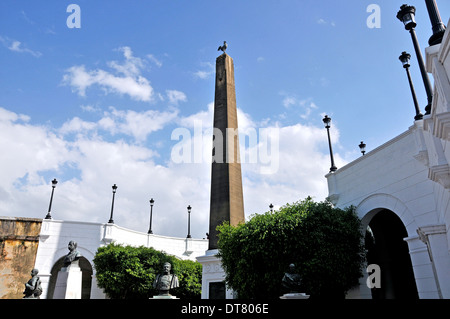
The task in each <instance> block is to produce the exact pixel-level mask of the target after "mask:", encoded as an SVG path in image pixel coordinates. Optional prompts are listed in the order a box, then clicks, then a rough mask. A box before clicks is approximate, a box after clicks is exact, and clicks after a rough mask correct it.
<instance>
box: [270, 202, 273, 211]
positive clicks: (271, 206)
mask: <svg viewBox="0 0 450 319" xmlns="http://www.w3.org/2000/svg"><path fill="white" fill-rule="evenodd" d="M269 209H270V212H271V213H273V205H272V203H271V204H270V205H269Z"/></svg>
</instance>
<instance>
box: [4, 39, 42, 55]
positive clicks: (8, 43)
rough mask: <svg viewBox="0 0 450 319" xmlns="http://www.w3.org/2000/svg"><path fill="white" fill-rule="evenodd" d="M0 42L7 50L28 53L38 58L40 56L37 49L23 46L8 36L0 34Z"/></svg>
mask: <svg viewBox="0 0 450 319" xmlns="http://www.w3.org/2000/svg"><path fill="white" fill-rule="evenodd" d="M0 42H2V43H3V45H4V46H5V47H7V48H8V49H9V50H11V51H14V52H19V53H28V54H31V55H32V56H34V57H36V58H39V57H40V56H42V53H41V52H39V51H34V50H31V49H29V48H27V47H25V46H24V45H23V44H22V42H20V41H17V40H12V39H10V38H8V37H2V36H0Z"/></svg>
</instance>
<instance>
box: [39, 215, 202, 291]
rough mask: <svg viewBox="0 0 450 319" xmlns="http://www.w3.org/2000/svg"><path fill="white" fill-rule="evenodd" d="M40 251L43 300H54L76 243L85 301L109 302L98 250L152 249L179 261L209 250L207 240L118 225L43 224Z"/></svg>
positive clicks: (54, 221) (52, 221) (50, 220)
mask: <svg viewBox="0 0 450 319" xmlns="http://www.w3.org/2000/svg"><path fill="white" fill-rule="evenodd" d="M39 237H40V238H39V247H38V251H37V255H36V262H35V268H37V269H39V277H40V278H41V281H42V288H43V295H42V296H41V298H43V299H46V298H48V299H51V298H52V296H53V291H54V288H55V284H56V277H57V273H58V271H59V270H60V268H61V266H62V260H63V258H64V256H65V255H67V253H68V252H69V250H68V248H67V245H68V243H69V241H71V240H73V241H75V242H77V244H78V247H77V249H78V251H80V253H81V254H82V255H83V257H82V258H81V259H80V268H81V270H82V272H83V288H82V290H83V291H82V297H83V298H86V299H88V298H90V299H104V298H106V296H105V294H104V293H103V291H102V289H100V288H98V287H97V284H96V280H95V268H94V267H93V265H94V264H93V259H94V256H95V253H96V251H97V249H98V248H99V247H102V246H105V245H107V244H109V243H111V242H114V243H117V244H124V245H131V246H145V247H152V248H154V249H156V250H160V251H164V252H166V253H168V254H171V255H174V256H176V257H178V258H180V259H189V260H195V258H196V257H197V256H200V255H204V253H205V251H206V250H207V249H208V240H207V239H194V238H177V237H167V236H159V235H154V234H146V233H141V232H137V231H133V230H129V229H126V228H123V227H120V226H117V225H115V224H109V223H108V224H101V223H87V222H73V221H60V220H53V219H44V220H42V226H41V233H40V236H39Z"/></svg>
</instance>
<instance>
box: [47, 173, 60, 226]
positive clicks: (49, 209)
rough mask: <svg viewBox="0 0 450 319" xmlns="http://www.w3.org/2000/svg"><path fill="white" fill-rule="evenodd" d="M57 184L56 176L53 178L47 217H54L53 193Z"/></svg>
mask: <svg viewBox="0 0 450 319" xmlns="http://www.w3.org/2000/svg"><path fill="white" fill-rule="evenodd" d="M56 184H58V181H57V180H56V178H54V179H53V180H52V195H50V204H49V205H48V212H47V215H46V216H45V219H52V214H51V211H52V202H53V193H54V192H55V187H56Z"/></svg>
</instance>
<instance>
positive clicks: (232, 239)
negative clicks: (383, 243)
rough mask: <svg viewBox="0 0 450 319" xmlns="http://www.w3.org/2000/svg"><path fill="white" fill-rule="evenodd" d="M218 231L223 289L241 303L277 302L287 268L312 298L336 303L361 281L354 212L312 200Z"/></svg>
mask: <svg viewBox="0 0 450 319" xmlns="http://www.w3.org/2000/svg"><path fill="white" fill-rule="evenodd" d="M218 230H219V241H218V247H219V256H220V258H221V259H222V266H223V268H224V270H225V274H226V278H225V280H226V282H227V285H228V286H229V287H230V288H232V289H233V290H234V291H236V292H237V293H238V296H239V297H240V298H279V296H280V295H282V294H283V293H284V292H283V291H282V289H281V279H282V277H283V275H284V273H285V272H286V271H287V270H288V266H289V264H290V263H294V264H295V265H296V268H297V271H298V272H299V273H300V275H301V276H302V290H304V291H301V292H304V293H307V294H310V295H311V298H325V297H333V298H336V297H338V298H341V297H344V294H345V292H346V291H348V290H349V289H350V288H352V287H353V286H354V285H356V284H358V279H359V278H360V277H361V276H362V264H363V261H364V257H363V256H364V247H363V245H362V241H361V240H362V235H361V232H360V221H359V219H358V217H357V216H356V214H355V212H354V208H353V207H349V208H346V209H337V208H333V206H332V205H331V203H329V202H321V203H315V202H313V201H312V200H311V198H309V197H308V198H307V199H306V200H304V201H300V202H296V203H293V204H292V205H289V204H287V205H285V206H283V207H282V208H281V209H280V210H279V211H276V212H273V213H272V212H266V213H265V214H259V215H254V216H253V217H252V218H251V219H250V220H249V221H248V222H246V223H245V224H240V225H238V226H236V227H233V226H230V225H229V224H226V223H224V224H223V225H221V226H219V227H218Z"/></svg>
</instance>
